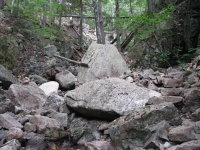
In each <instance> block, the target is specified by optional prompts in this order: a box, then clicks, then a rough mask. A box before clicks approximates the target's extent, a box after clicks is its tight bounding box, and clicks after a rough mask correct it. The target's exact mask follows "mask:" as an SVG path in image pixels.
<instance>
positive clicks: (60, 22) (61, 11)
mask: <svg viewBox="0 0 200 150" xmlns="http://www.w3.org/2000/svg"><path fill="white" fill-rule="evenodd" d="M63 5H64V0H61V2H60V7H61V10H60V16H59V26H60V27H61V24H62V13H63V9H62V8H63Z"/></svg>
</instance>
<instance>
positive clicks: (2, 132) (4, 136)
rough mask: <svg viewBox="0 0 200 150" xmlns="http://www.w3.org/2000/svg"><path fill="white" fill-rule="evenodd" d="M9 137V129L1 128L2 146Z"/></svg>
mask: <svg viewBox="0 0 200 150" xmlns="http://www.w3.org/2000/svg"><path fill="white" fill-rule="evenodd" d="M6 137H7V130H0V147H1V146H2V145H3V144H4V143H5V141H6Z"/></svg>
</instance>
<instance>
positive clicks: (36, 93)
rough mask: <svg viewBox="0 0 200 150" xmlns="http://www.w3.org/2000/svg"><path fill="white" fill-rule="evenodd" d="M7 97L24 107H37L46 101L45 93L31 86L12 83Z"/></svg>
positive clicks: (31, 108)
mask: <svg viewBox="0 0 200 150" xmlns="http://www.w3.org/2000/svg"><path fill="white" fill-rule="evenodd" d="M8 97H9V98H10V100H11V101H12V102H14V103H15V104H19V105H20V106H21V107H22V108H25V109H30V110H34V109H38V108H40V107H41V106H42V105H43V104H44V103H45V101H46V98H47V97H46V96H45V93H44V92H43V91H42V90H41V89H39V88H37V87H33V86H28V85H18V84H12V85H11V86H10V88H9V89H8Z"/></svg>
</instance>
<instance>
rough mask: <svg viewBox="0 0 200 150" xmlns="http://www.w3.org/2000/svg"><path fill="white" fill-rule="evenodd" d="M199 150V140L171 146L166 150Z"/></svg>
mask: <svg viewBox="0 0 200 150" xmlns="http://www.w3.org/2000/svg"><path fill="white" fill-rule="evenodd" d="M199 149H200V140H192V141H189V142H185V143H182V144H180V145H177V146H172V147H169V148H167V150H199Z"/></svg>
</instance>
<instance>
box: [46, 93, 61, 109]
mask: <svg viewBox="0 0 200 150" xmlns="http://www.w3.org/2000/svg"><path fill="white" fill-rule="evenodd" d="M61 105H64V98H63V97H61V96H59V95H57V94H52V95H50V96H48V97H47V100H46V102H45V104H44V105H43V107H44V108H45V109H46V110H53V111H58V110H59V108H60V106H61Z"/></svg>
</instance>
